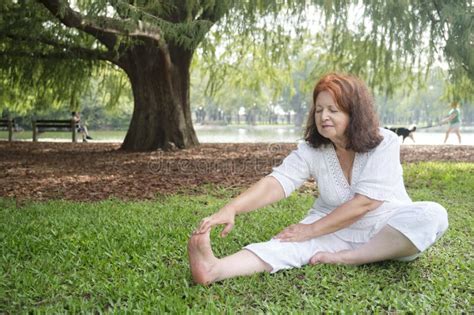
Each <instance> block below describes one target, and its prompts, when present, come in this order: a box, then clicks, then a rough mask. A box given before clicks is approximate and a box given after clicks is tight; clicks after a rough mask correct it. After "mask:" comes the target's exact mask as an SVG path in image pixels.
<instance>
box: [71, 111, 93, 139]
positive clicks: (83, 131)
mask: <svg viewBox="0 0 474 315" xmlns="http://www.w3.org/2000/svg"><path fill="white" fill-rule="evenodd" d="M71 115H72V118H73V119H74V121H75V122H76V128H77V131H78V132H79V133H81V135H82V142H87V140H92V137H91V136H89V131H88V130H87V126H86V125H84V124H82V122H81V114H80V113H78V112H72V113H71Z"/></svg>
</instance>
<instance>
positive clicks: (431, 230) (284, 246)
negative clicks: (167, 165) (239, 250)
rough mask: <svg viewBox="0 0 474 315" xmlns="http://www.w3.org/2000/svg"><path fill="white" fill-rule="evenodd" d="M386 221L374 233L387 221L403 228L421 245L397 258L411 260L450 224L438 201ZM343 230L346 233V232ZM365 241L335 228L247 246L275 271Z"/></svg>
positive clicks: (404, 209) (314, 216) (416, 205)
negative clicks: (413, 252) (304, 238)
mask: <svg viewBox="0 0 474 315" xmlns="http://www.w3.org/2000/svg"><path fill="white" fill-rule="evenodd" d="M321 217H322V215H320V214H317V213H310V214H309V215H308V216H307V217H305V218H304V219H303V220H302V221H301V222H300V223H304V224H311V223H313V222H315V221H317V220H319V219H320V218H321ZM384 221H385V220H384ZM384 223H385V224H383V225H382V226H381V227H380V228H379V229H378V230H377V231H373V230H372V231H373V233H371V234H373V235H375V234H377V233H378V232H379V231H380V230H381V229H382V228H383V227H384V226H385V225H387V224H388V225H390V226H391V227H393V228H394V229H396V230H398V231H400V232H401V233H402V234H403V235H405V236H406V237H407V238H408V239H409V240H410V241H411V242H412V243H413V245H415V247H416V248H418V250H419V251H420V253H418V254H416V255H413V256H409V257H402V258H399V259H397V260H401V261H411V260H413V259H415V258H417V257H418V256H419V255H420V254H421V253H422V252H423V251H425V250H426V249H427V248H429V247H430V246H431V245H433V244H434V243H435V242H436V240H438V239H439V238H440V237H441V236H442V235H443V234H444V232H445V231H446V230H447V228H448V215H447V212H446V210H445V209H444V208H443V207H442V206H441V205H439V204H437V203H435V202H415V203H412V204H410V205H406V206H403V207H401V208H399V209H397V210H396V211H394V212H393V215H392V216H390V217H389V218H388V219H387V220H386V222H384ZM343 230H345V229H343ZM343 230H341V231H343ZM344 232H347V231H344ZM344 234H345V235H347V233H344ZM369 241H370V239H369ZM363 244H365V243H361V242H357V241H354V240H349V239H347V238H346V237H344V238H342V237H341V236H338V233H337V232H335V233H331V234H326V235H322V236H319V237H316V238H314V239H311V240H308V241H304V242H280V241H279V240H276V239H271V240H270V241H268V242H262V243H254V244H250V245H247V246H245V247H244V248H245V249H247V250H249V251H251V252H252V253H254V254H255V255H257V256H258V257H259V258H260V259H262V260H263V261H264V262H266V263H267V264H269V265H270V266H271V267H272V271H271V272H272V273H273V272H277V271H278V270H281V269H290V268H297V267H301V266H304V265H306V264H308V263H309V260H310V258H311V257H312V256H313V255H314V254H316V253H317V252H321V251H324V252H330V253H335V252H339V251H342V250H352V249H356V248H358V247H360V246H362V245H363Z"/></svg>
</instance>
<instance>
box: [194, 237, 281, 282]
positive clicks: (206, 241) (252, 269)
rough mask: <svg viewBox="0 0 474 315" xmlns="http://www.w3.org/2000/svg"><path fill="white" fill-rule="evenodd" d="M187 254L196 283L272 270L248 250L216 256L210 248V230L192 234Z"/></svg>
mask: <svg viewBox="0 0 474 315" xmlns="http://www.w3.org/2000/svg"><path fill="white" fill-rule="evenodd" d="M188 255H189V265H190V267H191V274H192V276H193V279H194V281H195V282H196V283H198V284H210V283H213V282H216V281H220V280H223V279H227V278H232V277H236V276H244V275H251V274H254V273H257V272H263V271H271V270H272V268H271V266H270V265H268V264H267V263H265V262H264V261H263V260H261V259H260V258H258V257H257V256H256V255H255V254H253V253H252V252H250V251H248V250H241V251H239V252H237V253H235V254H233V255H230V256H227V257H224V258H221V259H218V258H216V256H214V253H213V252H212V248H211V238H210V232H207V233H202V234H193V235H192V237H191V239H190V240H189V243H188Z"/></svg>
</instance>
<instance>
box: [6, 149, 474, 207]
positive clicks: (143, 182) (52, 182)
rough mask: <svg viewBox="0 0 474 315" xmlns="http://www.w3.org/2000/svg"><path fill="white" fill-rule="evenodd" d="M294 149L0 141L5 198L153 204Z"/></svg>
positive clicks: (235, 181)
mask: <svg viewBox="0 0 474 315" xmlns="http://www.w3.org/2000/svg"><path fill="white" fill-rule="evenodd" d="M295 147H296V145H294V144H287V143H280V144H234V143H233V144H203V145H201V146H200V147H198V148H193V149H188V150H182V151H175V152H162V151H156V152H148V153H126V152H122V151H119V150H118V148H119V145H118V144H102V143H101V144H93V143H88V144H82V143H77V144H73V143H45V142H43V143H42V142H39V143H32V142H13V143H8V142H0V197H13V198H16V199H17V200H20V201H21V200H24V199H34V200H48V199H70V200H101V199H106V198H109V197H117V198H120V199H148V198H153V197H155V196H156V195H157V194H166V193H174V192H179V191H183V190H184V191H186V192H193V191H200V190H202V186H203V185H205V184H218V185H219V186H222V187H226V188H240V187H244V186H248V185H250V184H251V183H253V182H255V181H256V180H258V179H259V178H261V177H262V176H265V175H266V174H268V173H269V172H270V171H271V167H272V166H274V165H277V164H279V163H280V162H281V160H282V159H283V158H284V157H285V156H286V155H287V154H288V153H289V152H290V151H291V150H292V149H294V148H295ZM401 159H402V162H404V163H408V162H418V161H452V162H474V146H453V145H446V146H414V145H413V146H410V145H406V146H402V149H401Z"/></svg>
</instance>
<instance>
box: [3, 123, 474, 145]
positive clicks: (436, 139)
mask: <svg viewBox="0 0 474 315" xmlns="http://www.w3.org/2000/svg"><path fill="white" fill-rule="evenodd" d="M463 128H464V130H461V137H462V144H463V145H474V128H473V127H463ZM195 129H196V133H197V136H198V139H199V141H200V142H201V143H225V142H227V143H245V142H251V143H255V142H267V143H268V142H288V143H296V142H298V141H299V140H300V139H301V138H302V134H303V131H302V130H301V129H298V128H295V127H293V126H284V125H281V126H275V125H272V126H268V125H263V126H244V125H242V126H201V125H196V126H195ZM443 130H445V129H439V128H438V130H436V131H432V130H430V129H426V130H423V129H422V130H418V131H416V132H415V134H414V137H415V141H416V142H415V143H413V141H412V140H411V139H409V138H407V139H406V140H405V144H408V145H411V144H415V145H426V144H430V145H436V144H443V140H444V135H445V133H444V131H443ZM90 134H91V135H92V137H93V138H94V140H93V141H92V142H122V141H123V139H124V138H125V131H102V130H97V131H95V130H91V131H90ZM7 137H8V136H7V134H6V132H4V131H2V132H0V139H2V140H3V139H6V138H7ZM15 138H16V139H17V140H20V141H31V131H23V132H20V133H18V134H15ZM70 139H71V134H70V133H66V132H46V133H44V134H41V135H40V139H39V141H54V142H69V141H71V140H70ZM401 140H402V138H401V137H400V142H401ZM447 143H448V144H458V139H457V137H456V135H455V134H453V133H451V134H450V136H449V138H448V142H447Z"/></svg>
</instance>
